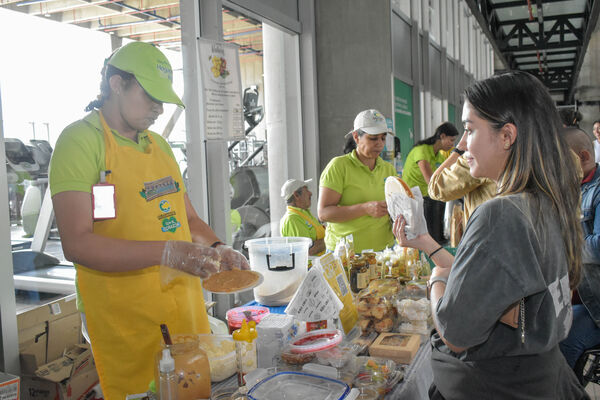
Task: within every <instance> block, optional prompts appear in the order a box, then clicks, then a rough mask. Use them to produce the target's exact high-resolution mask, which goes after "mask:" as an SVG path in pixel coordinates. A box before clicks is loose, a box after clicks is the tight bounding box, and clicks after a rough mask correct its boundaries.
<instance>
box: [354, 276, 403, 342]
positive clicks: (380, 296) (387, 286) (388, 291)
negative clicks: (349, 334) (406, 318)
mask: <svg viewBox="0 0 600 400" xmlns="http://www.w3.org/2000/svg"><path fill="white" fill-rule="evenodd" d="M400 288H401V287H400V283H399V282H398V281H397V280H395V279H376V280H374V281H371V282H370V283H369V286H368V287H367V288H366V289H364V290H362V291H361V292H360V293H359V294H358V296H357V299H356V308H357V311H358V324H359V326H360V328H361V330H362V332H363V333H367V334H368V333H370V332H373V331H376V332H380V333H381V332H391V331H392V330H393V328H394V326H395V325H396V322H397V319H398V310H397V309H396V302H397V300H398V293H399V292H400Z"/></svg>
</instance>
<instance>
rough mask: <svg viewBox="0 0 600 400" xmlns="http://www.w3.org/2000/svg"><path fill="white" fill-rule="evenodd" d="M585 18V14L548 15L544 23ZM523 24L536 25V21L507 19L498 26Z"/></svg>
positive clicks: (499, 22)
mask: <svg viewBox="0 0 600 400" xmlns="http://www.w3.org/2000/svg"><path fill="white" fill-rule="evenodd" d="M584 17H585V14H583V13H577V14H558V15H548V16H546V15H544V21H555V20H557V19H559V18H568V19H575V18H584ZM522 23H527V24H533V23H536V21H530V20H529V18H520V19H507V20H504V21H498V25H500V26H504V25H514V24H522Z"/></svg>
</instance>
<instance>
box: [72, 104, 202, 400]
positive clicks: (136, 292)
mask: <svg viewBox="0 0 600 400" xmlns="http://www.w3.org/2000/svg"><path fill="white" fill-rule="evenodd" d="M100 119H101V121H102V126H103V128H104V144H105V147H106V169H107V170H110V171H111V172H110V174H108V175H107V179H106V180H107V182H108V183H112V184H114V185H115V193H116V210H117V218H116V219H110V220H104V221H96V222H94V228H93V229H94V233H96V234H98V235H102V236H107V237H112V238H118V239H128V240H141V241H152V240H185V241H191V235H190V229H189V226H188V221H187V215H186V212H185V202H184V195H183V182H182V179H181V174H180V172H179V168H178V166H177V163H176V162H175V161H174V160H173V159H172V158H170V157H169V156H168V155H167V154H166V153H165V152H164V151H162V150H161V149H160V148H159V147H158V146H157V145H156V144H155V143H152V142H151V143H150V144H149V145H148V147H147V148H146V152H145V153H140V152H139V151H137V150H136V149H134V148H131V147H127V146H119V145H117V143H116V142H115V138H114V137H113V133H112V132H111V130H110V128H109V127H108V125H107V124H106V122H105V120H104V117H103V116H102V114H100ZM165 177H172V178H173V179H174V180H175V182H176V184H177V185H178V188H179V190H178V191H177V192H175V193H170V194H166V195H162V196H160V197H157V198H154V199H152V200H150V201H146V194H148V193H147V191H145V190H144V188H145V186H144V183H148V182H155V181H157V180H159V179H161V178H165ZM149 190H150V189H149ZM158 192H160V190H159V191H158ZM148 197H152V196H148ZM106 251H111V249H106ZM76 268H77V281H78V284H79V291H80V295H81V297H82V300H83V305H84V307H85V312H86V318H87V328H88V332H89V335H90V339H91V342H92V350H93V353H94V358H95V361H96V368H97V370H98V375H99V376H100V384H101V386H102V391H103V392H104V398H105V399H107V400H122V399H124V398H125V396H126V395H127V394H133V393H142V392H145V391H146V390H148V383H150V381H151V380H152V379H154V362H155V361H154V356H155V354H156V352H157V351H159V349H160V343H161V337H162V336H161V332H160V324H162V323H166V324H167V326H168V327H169V330H170V332H171V333H172V334H177V333H210V328H209V325H208V318H207V316H206V309H205V305H204V298H203V296H202V286H201V281H200V279H199V278H196V277H192V276H191V275H185V274H181V275H180V276H178V277H177V278H176V279H175V280H174V281H172V282H171V283H170V284H169V286H168V287H166V288H161V283H160V273H159V271H160V268H161V267H160V266H158V265H155V266H152V267H148V268H144V269H140V270H136V271H132V272H116V273H105V272H99V271H96V270H94V269H90V268H86V267H84V266H82V265H76ZM163 268H166V267H163Z"/></svg>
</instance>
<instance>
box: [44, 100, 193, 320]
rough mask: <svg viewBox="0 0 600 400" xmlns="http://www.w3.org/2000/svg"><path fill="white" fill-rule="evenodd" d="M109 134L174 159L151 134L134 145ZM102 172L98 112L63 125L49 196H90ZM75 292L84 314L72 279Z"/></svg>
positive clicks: (140, 135) (54, 154)
mask: <svg viewBox="0 0 600 400" xmlns="http://www.w3.org/2000/svg"><path fill="white" fill-rule="evenodd" d="M112 133H113V136H114V137H115V140H116V142H117V144H118V145H120V146H129V147H132V148H134V149H136V150H138V151H139V152H141V153H143V152H145V150H146V147H147V146H148V144H149V143H150V140H152V141H153V142H154V143H156V144H157V145H158V147H159V148H160V149H161V150H163V151H164V152H165V153H167V154H168V155H169V156H170V157H173V159H175V156H174V154H173V151H172V150H171V147H170V146H169V143H168V142H167V141H166V140H165V139H164V138H163V137H162V136H160V135H158V134H156V133H154V132H150V131H145V132H141V133H138V142H137V143H136V142H135V141H133V140H131V139H129V138H126V137H125V136H122V135H121V134H119V133H118V132H117V131H115V130H114V129H113V130H112ZM149 137H150V139H149ZM104 170H106V157H105V148H104V130H103V129H102V123H101V122H100V114H99V113H98V111H92V112H91V113H89V114H88V115H86V116H85V117H84V118H83V119H81V120H79V121H75V122H74V123H72V124H71V125H69V126H67V127H66V128H65V129H64V130H63V131H62V133H61V134H60V136H59V137H58V140H57V141H56V145H55V146H54V151H53V152H52V159H51V160H50V170H49V174H48V180H49V183H50V193H51V195H52V196H54V195H55V194H57V193H61V192H67V191H76V192H86V193H91V192H92V185H94V184H96V183H98V181H99V180H100V171H104ZM184 190H185V188H184ZM75 290H76V293H77V309H78V310H79V311H81V312H84V308H83V302H82V301H81V296H80V295H79V287H78V285H77V279H75Z"/></svg>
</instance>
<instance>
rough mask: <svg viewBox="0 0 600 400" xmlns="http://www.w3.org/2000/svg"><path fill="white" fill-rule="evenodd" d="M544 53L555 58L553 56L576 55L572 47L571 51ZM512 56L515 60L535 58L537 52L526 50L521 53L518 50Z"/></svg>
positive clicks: (575, 48)
mask: <svg viewBox="0 0 600 400" xmlns="http://www.w3.org/2000/svg"><path fill="white" fill-rule="evenodd" d="M544 52H545V53H546V55H547V56H555V55H560V54H573V53H577V47H573V49H569V50H544ZM517 53H518V54H517ZM512 55H513V57H515V58H519V57H535V56H537V51H536V50H526V51H525V52H524V53H521V52H520V50H519V51H515V52H513V53H512Z"/></svg>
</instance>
